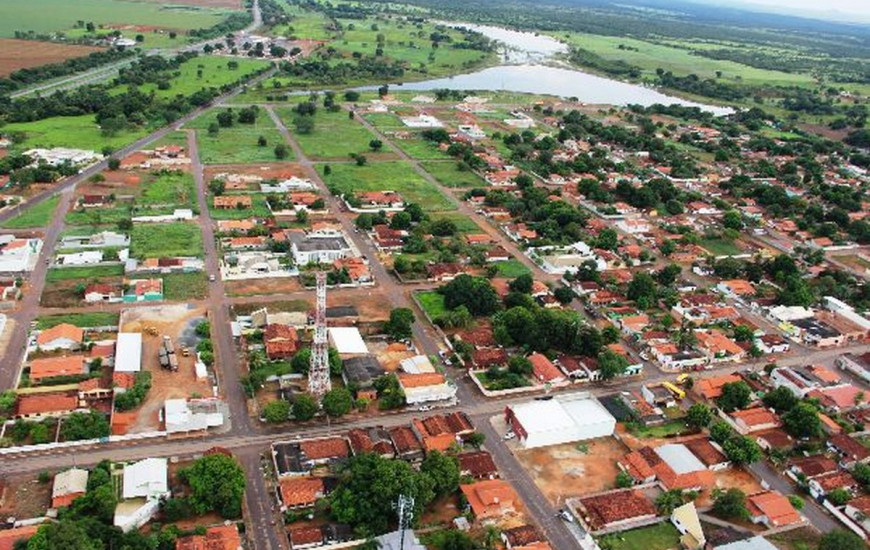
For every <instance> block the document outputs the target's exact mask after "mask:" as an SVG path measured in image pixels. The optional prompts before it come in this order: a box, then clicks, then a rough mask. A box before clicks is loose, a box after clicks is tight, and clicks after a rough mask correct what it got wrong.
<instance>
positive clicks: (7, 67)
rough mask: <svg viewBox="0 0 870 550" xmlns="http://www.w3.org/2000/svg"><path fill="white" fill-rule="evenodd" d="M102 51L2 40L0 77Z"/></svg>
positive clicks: (51, 43)
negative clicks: (20, 70) (19, 70)
mask: <svg viewBox="0 0 870 550" xmlns="http://www.w3.org/2000/svg"><path fill="white" fill-rule="evenodd" d="M102 50H103V49H102V48H92V47H90V46H73V45H69V44H55V43H53V42H36V41H33V40H15V39H13V38H0V76H7V75H9V74H11V73H12V72H14V71H17V70H18V69H27V68H29V67H39V66H40V65H46V64H48V63H58V62H61V61H64V60H66V59H71V58H73V57H84V56H86V55H88V54H90V53H93V52H99V51H102Z"/></svg>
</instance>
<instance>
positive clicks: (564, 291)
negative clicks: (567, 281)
mask: <svg viewBox="0 0 870 550" xmlns="http://www.w3.org/2000/svg"><path fill="white" fill-rule="evenodd" d="M553 296H554V297H555V298H556V299H557V300H559V303H560V304H562V305H563V306H566V305H568V304H570V303H571V302H572V301H573V300H574V291H573V290H571V288H570V287H567V286H560V287H558V288H556V290H554V291H553Z"/></svg>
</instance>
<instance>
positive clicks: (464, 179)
mask: <svg viewBox="0 0 870 550" xmlns="http://www.w3.org/2000/svg"><path fill="white" fill-rule="evenodd" d="M420 164H421V165H422V166H423V169H424V170H426V171H427V172H429V173H430V174H432V176H433V177H434V178H435V179H437V180H438V181H440V182H441V184H442V185H444V186H446V187H486V182H485V181H484V180H483V178H481V177H480V176H478V175H477V174H475V173H474V172H470V171H468V170H460V169H459V168H457V165H456V163H455V162H451V161H447V162H435V161H427V162H422V163H420Z"/></svg>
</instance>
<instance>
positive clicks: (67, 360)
mask: <svg viewBox="0 0 870 550" xmlns="http://www.w3.org/2000/svg"><path fill="white" fill-rule="evenodd" d="M85 373H87V368H85V358H84V357H82V356H80V355H69V356H64V357H46V358H43V359H34V360H33V361H31V363H30V379H31V380H32V381H34V382H39V381H40V380H44V379H46V378H54V377H56V376H76V375H80V374H85Z"/></svg>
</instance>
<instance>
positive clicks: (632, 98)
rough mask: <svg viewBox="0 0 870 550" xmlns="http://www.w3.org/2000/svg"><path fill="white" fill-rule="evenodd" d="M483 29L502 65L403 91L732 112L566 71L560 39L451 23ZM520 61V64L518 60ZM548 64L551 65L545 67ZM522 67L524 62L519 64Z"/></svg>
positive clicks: (405, 86)
mask: <svg viewBox="0 0 870 550" xmlns="http://www.w3.org/2000/svg"><path fill="white" fill-rule="evenodd" d="M448 24H449V25H450V26H453V27H465V28H468V29H471V30H475V31H478V32H480V33H482V34H484V35H485V36H487V37H489V38H491V39H493V40H496V41H498V42H500V43H501V45H502V48H501V54H502V64H501V65H499V66H497V67H489V68H487V69H483V70H481V71H477V72H473V73H467V74H459V75H456V76H452V77H447V78H438V79H434V80H424V81H421V82H409V83H406V84H402V85H401V86H400V89H402V90H417V91H427V90H437V89H442V88H446V89H450V90H494V91H498V90H503V91H509V92H519V93H530V94H548V95H556V96H561V97H565V98H568V97H576V98H577V99H578V100H579V101H581V102H583V103H590V104H605V105H630V104H635V105H643V106H644V107H649V106H650V105H654V104H657V103H660V104H663V105H671V104H674V103H676V104H679V105H685V106H689V107H699V108H701V109H703V110H705V111H709V112H712V113H713V114H716V115H727V114H731V113H733V112H734V111H733V109H731V108H730V107H718V106H713V105H705V104H702V103H696V102H694V101H688V100H685V99H682V98H679V97H675V96H671V95H668V94H665V93H662V92H660V91H658V90H656V89H654V88H647V87H645V86H640V85H637V84H630V83H628V82H621V81H619V80H614V79H612V78H606V77H602V76H597V75H594V74H590V73H587V72H583V71H579V70H577V69H571V68H566V67H560V66H554V65H553V62H554V61H556V59H555V58H556V56H557V55H558V54H560V53H565V52H567V51H568V47H567V46H566V45H565V44H562V43H561V42H559V41H558V40H556V39H555V38H552V37H550V36H545V35H538V34H534V33H530V32H519V31H513V30H509V29H504V28H501V27H492V26H488V25H472V24H464V23H448ZM518 60H519V62H518ZM545 62H550V63H551V64H547V65H545V64H544V63H545ZM516 63H519V64H516Z"/></svg>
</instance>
